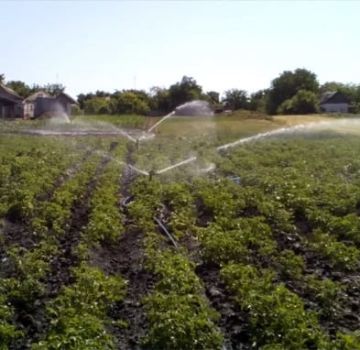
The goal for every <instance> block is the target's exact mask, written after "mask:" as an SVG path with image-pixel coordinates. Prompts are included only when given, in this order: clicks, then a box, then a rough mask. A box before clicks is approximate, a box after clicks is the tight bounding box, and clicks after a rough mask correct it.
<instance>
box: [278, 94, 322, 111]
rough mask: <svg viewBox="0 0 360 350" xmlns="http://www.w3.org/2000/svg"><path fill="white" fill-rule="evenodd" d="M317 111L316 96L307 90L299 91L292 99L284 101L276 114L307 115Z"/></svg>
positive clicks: (317, 100)
mask: <svg viewBox="0 0 360 350" xmlns="http://www.w3.org/2000/svg"><path fill="white" fill-rule="evenodd" d="M318 111H319V99H318V95H317V94H315V93H314V92H312V91H309V90H299V91H298V92H297V93H296V94H295V95H294V96H293V97H292V98H289V99H288V100H286V101H284V102H283V103H282V104H281V105H280V106H279V108H278V110H277V113H278V114H309V113H316V112H318Z"/></svg>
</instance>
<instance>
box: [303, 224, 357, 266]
mask: <svg viewBox="0 0 360 350" xmlns="http://www.w3.org/2000/svg"><path fill="white" fill-rule="evenodd" d="M310 246H311V248H312V249H314V250H316V251H317V252H319V253H320V254H321V255H323V256H324V257H326V258H327V259H328V260H329V262H330V263H331V264H332V265H334V266H336V267H338V268H343V269H346V270H353V269H355V268H357V267H358V266H359V259H360V251H359V250H358V249H357V248H356V247H354V246H349V245H346V244H344V243H342V242H338V241H336V240H335V239H334V238H333V237H332V236H331V235H329V234H328V233H323V232H321V231H320V230H317V231H316V232H314V236H313V241H312V242H311V243H310Z"/></svg>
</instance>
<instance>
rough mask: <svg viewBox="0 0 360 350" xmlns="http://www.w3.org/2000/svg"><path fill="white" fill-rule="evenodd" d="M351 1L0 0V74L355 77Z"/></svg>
mask: <svg viewBox="0 0 360 350" xmlns="http://www.w3.org/2000/svg"><path fill="white" fill-rule="evenodd" d="M359 14H360V1H348V2H347V1H330V2H327V1H298V2H295V1H290V0H289V1H248V2H245V1H229V2H220V1H219V2H215V1H209V2H207V1H198V2H194V1H191V2H190V1H183V2H180V1H179V2H175V1H150V0H149V1H128V2H126V1H109V2H105V1H91V2H86V1H64V2H60V1H51V2H46V1H39V2H35V1H23V2H21V1H9V2H4V1H1V4H0V39H1V40H0V43H1V48H0V73H4V74H5V75H6V78H7V80H23V81H25V82H27V83H28V84H33V83H39V84H45V83H50V82H59V83H62V84H64V85H65V86H66V87H67V92H69V93H70V94H73V95H77V94H78V93H80V92H89V91H95V90H106V91H114V90H115V89H118V90H121V89H126V88H134V87H136V88H139V89H140V88H141V89H146V90H147V89H149V88H150V87H152V86H163V87H167V86H169V85H170V84H172V83H174V82H176V81H179V80H180V79H181V77H182V76H183V75H187V76H191V77H194V78H195V79H196V80H197V81H198V83H199V84H201V85H202V86H203V87H204V89H205V90H216V91H220V92H223V91H224V90H226V89H230V88H240V89H245V90H248V91H250V92H251V91H255V90H258V89H262V88H266V87H268V86H269V85H270V82H271V80H272V79H273V78H275V77H276V76H278V75H279V73H280V72H282V71H284V70H291V69H295V68H299V67H300V68H307V69H310V70H312V71H313V72H315V73H316V74H317V75H318V78H319V80H320V82H325V81H329V80H335V81H342V82H354V83H360V22H359V20H358V18H359Z"/></svg>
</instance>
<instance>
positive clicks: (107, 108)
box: [84, 97, 112, 114]
mask: <svg viewBox="0 0 360 350" xmlns="http://www.w3.org/2000/svg"><path fill="white" fill-rule="evenodd" d="M84 112H85V113H88V114H111V112H112V108H111V104H110V100H109V99H108V98H106V97H94V98H91V99H89V100H86V101H85V102H84Z"/></svg>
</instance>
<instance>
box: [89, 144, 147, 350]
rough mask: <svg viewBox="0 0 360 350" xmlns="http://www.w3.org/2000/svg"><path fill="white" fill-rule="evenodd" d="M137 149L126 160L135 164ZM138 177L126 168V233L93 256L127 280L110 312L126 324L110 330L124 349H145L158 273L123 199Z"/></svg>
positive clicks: (123, 183) (111, 272) (123, 185)
mask: <svg viewBox="0 0 360 350" xmlns="http://www.w3.org/2000/svg"><path fill="white" fill-rule="evenodd" d="M133 152H134V148H133V147H132V145H131V146H130V147H129V148H128V152H127V155H126V163H128V164H133V163H134V161H133ZM136 176H137V175H136V173H134V171H133V170H132V169H131V168H129V167H124V171H123V174H122V178H121V193H120V194H119V197H120V200H119V206H120V210H121V211H122V213H123V217H124V219H123V220H124V227H125V232H124V233H123V234H122V235H121V237H120V238H119V240H118V241H117V242H115V243H112V244H109V243H106V242H103V243H102V244H101V245H100V247H98V248H96V249H94V250H93V252H92V255H91V263H92V264H93V265H95V266H99V267H100V268H102V270H103V271H104V272H105V273H107V274H109V275H120V276H121V277H123V278H124V279H125V280H126V281H127V293H126V295H125V298H124V300H122V301H121V302H118V303H116V304H115V305H113V306H112V308H111V309H110V310H109V313H108V314H109V317H110V318H111V319H112V320H114V321H121V323H122V324H123V325H124V326H123V327H115V326H111V327H110V332H111V333H112V334H113V335H114V336H115V338H116V340H117V349H120V350H128V349H135V350H136V349H141V343H142V339H143V337H144V336H145V334H146V330H147V319H146V313H145V311H144V308H143V304H142V300H143V299H144V297H145V296H147V295H148V294H149V292H150V291H151V290H152V288H153V285H154V276H153V275H152V274H151V273H149V272H148V271H147V270H146V269H145V266H144V264H145V255H144V247H143V244H144V232H143V231H142V230H140V229H139V228H138V227H136V225H135V223H134V222H133V221H132V219H131V217H130V215H129V213H128V211H127V208H126V206H124V205H122V204H123V203H122V200H121V199H124V198H129V197H130V196H131V184H132V182H133V181H134V179H135V178H136Z"/></svg>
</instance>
